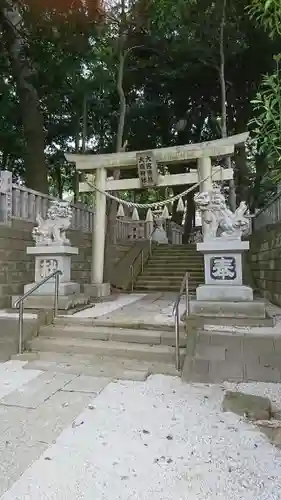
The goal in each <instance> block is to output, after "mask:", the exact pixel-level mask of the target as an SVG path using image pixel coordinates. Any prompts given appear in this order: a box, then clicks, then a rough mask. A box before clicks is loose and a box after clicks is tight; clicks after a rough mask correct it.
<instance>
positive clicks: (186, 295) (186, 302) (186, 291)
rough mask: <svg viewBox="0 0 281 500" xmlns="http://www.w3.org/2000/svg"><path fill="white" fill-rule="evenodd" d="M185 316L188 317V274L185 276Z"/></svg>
mask: <svg viewBox="0 0 281 500" xmlns="http://www.w3.org/2000/svg"><path fill="white" fill-rule="evenodd" d="M185 311H186V312H185V314H186V316H189V286H188V274H187V273H186V275H185Z"/></svg>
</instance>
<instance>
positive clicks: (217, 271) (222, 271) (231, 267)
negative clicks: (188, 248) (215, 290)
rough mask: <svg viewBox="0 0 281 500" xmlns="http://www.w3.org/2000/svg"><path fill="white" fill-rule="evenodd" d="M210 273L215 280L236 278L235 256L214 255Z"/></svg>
mask: <svg viewBox="0 0 281 500" xmlns="http://www.w3.org/2000/svg"><path fill="white" fill-rule="evenodd" d="M210 273H211V278H212V279H213V280H220V281H224V280H228V281H229V280H231V281H232V280H235V278H236V277H237V272H236V260H235V257H212V258H211V261H210Z"/></svg>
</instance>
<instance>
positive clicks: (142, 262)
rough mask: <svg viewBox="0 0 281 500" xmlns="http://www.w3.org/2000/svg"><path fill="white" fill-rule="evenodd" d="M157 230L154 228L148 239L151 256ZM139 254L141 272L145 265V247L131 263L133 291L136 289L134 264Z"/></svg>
mask: <svg viewBox="0 0 281 500" xmlns="http://www.w3.org/2000/svg"><path fill="white" fill-rule="evenodd" d="M155 230H156V227H155V228H154V229H153V231H152V233H151V235H150V236H149V239H148V241H149V256H150V257H151V255H152V235H153V233H154V232H155ZM139 256H140V257H141V272H143V266H144V248H143V247H142V248H141V249H140V251H139V252H138V253H137V255H136V256H135V258H134V260H133V262H132V263H131V265H130V269H131V291H132V292H133V291H134V279H135V273H134V264H135V262H136V260H137V259H138V258H139Z"/></svg>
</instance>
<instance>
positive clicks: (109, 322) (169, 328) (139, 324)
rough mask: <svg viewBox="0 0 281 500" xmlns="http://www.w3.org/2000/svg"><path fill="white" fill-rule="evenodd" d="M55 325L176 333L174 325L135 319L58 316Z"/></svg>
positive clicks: (182, 327) (182, 329)
mask: <svg viewBox="0 0 281 500" xmlns="http://www.w3.org/2000/svg"><path fill="white" fill-rule="evenodd" d="M54 324H55V325H81V326H82V325H85V326H90V325H93V326H98V327H103V326H105V327H108V328H124V329H125V328H128V329H132V328H133V329H134V330H138V329H141V330H156V331H160V332H163V331H164V332H174V331H175V326H174V325H173V324H170V325H169V324H168V323H165V324H164V323H163V324H160V323H158V322H156V323H145V322H143V321H140V320H138V319H136V320H134V319H133V318H130V319H128V320H127V321H126V320H124V319H119V318H115V319H114V320H113V319H98V318H97V319H94V318H80V317H79V316H75V315H74V316H57V317H56V318H55V320H54ZM180 332H182V333H184V325H183V324H181V325H180Z"/></svg>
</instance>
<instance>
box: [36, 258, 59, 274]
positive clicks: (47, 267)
mask: <svg viewBox="0 0 281 500" xmlns="http://www.w3.org/2000/svg"><path fill="white" fill-rule="evenodd" d="M57 268H58V261H57V260H56V259H43V260H41V261H40V277H41V278H47V276H49V274H51V273H53V272H54V271H56V270H57Z"/></svg>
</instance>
